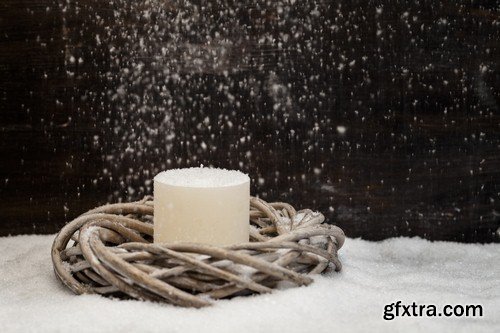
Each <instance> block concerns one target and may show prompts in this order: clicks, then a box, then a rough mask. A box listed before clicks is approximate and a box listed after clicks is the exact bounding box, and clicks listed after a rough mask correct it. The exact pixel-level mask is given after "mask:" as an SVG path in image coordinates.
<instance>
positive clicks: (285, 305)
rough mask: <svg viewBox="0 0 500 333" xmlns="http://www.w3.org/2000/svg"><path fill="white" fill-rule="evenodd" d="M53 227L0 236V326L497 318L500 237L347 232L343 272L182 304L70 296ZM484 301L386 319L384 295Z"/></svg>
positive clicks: (201, 327) (315, 325)
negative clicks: (438, 238)
mask: <svg viewBox="0 0 500 333" xmlns="http://www.w3.org/2000/svg"><path fill="white" fill-rule="evenodd" d="M52 239H53V236H16V237H6V238H0V253H1V254H2V259H1V265H0V331H1V332H12V331H23V332H26V331H33V332H63V331H67V332H70V331H71V332H111V331H116V332H128V331H130V332H139V331H140V332H142V331H144V332H205V331H206V332H238V333H243V332H329V333H331V332H348V331H372V332H385V331H387V330H390V331H394V330H398V331H402V330H403V329H404V330H405V331H409V332H412V331H418V332H425V331H428V330H432V331H442V332H482V331H484V332H494V331H498V329H499V327H500V316H499V310H500V265H499V261H500V244H489V245H478V244H457V243H445V242H434V243H432V242H428V241H425V240H422V239H408V238H398V239H390V240H386V241H383V242H378V243H375V242H367V241H363V240H359V239H347V240H346V244H345V246H344V248H342V249H341V252H340V257H341V260H342V261H343V263H344V270H343V271H342V272H341V273H338V274H337V273H332V274H328V275H324V276H317V277H316V281H315V283H313V284H312V285H311V286H308V287H302V288H291V289H286V290H279V291H276V292H275V293H273V294H270V295H260V296H255V297H247V298H237V299H233V300H231V301H219V302H218V303H217V304H216V305H215V306H213V307H211V308H205V309H198V310H196V309H183V308H177V307H173V306H169V305H162V304H154V303H148V302H140V301H118V300H110V299H106V298H103V297H100V296H95V295H84V296H75V295H73V294H71V293H70V292H69V291H68V290H66V289H65V288H64V287H63V286H62V285H61V283H60V282H59V281H58V280H57V279H56V277H55V276H54V274H53V272H52V264H51V260H50V246H51V242H52ZM398 300H400V301H402V302H403V303H405V304H411V303H412V302H417V303H419V304H435V305H436V306H438V308H439V307H441V306H444V305H446V304H453V305H455V304H462V305H465V304H481V305H482V306H483V309H484V316H483V317H478V318H447V317H431V318H428V317H400V318H395V319H394V320H392V321H385V320H384V319H383V312H384V305H385V304H390V303H393V302H396V301H398Z"/></svg>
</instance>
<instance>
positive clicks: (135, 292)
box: [52, 197, 345, 307]
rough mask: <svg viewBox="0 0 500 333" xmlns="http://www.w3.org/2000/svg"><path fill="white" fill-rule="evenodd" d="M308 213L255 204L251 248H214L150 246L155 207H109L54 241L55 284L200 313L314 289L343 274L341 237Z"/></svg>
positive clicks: (64, 230) (285, 206)
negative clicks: (285, 286) (290, 288)
mask: <svg viewBox="0 0 500 333" xmlns="http://www.w3.org/2000/svg"><path fill="white" fill-rule="evenodd" d="M323 221H324V216H323V215H322V214H320V213H315V212H313V211H311V210H309V209H305V210H301V211H298V212H297V211H295V209H294V208H293V207H292V206H291V205H289V204H286V203H281V202H275V203H267V202H265V201H263V200H261V199H258V198H251V200H250V238H251V241H250V242H248V243H244V244H237V245H233V246H226V247H217V246H210V245H203V244H194V243H175V244H153V243H152V239H153V238H152V236H153V200H152V198H151V197H146V198H144V199H143V200H141V201H138V202H133V203H118V204H110V205H105V206H101V207H98V208H96V209H93V210H91V211H89V212H87V213H85V214H83V215H81V216H79V217H78V218H76V219H75V220H73V221H72V222H70V223H68V224H67V225H65V226H64V227H63V228H62V229H61V231H60V232H59V234H58V235H57V236H56V238H55V240H54V244H53V246H52V261H53V264H54V270H55V273H56V275H57V277H58V278H59V279H60V280H61V281H62V283H64V284H65V285H66V286H67V287H68V288H70V289H71V290H72V291H73V292H74V293H76V294H84V293H97V294H102V295H107V296H115V297H129V298H136V299H142V300H152V301H160V302H167V303H171V304H175V305H179V306H186V307H203V306H207V305H210V304H211V301H210V300H211V299H220V298H228V297H232V296H240V295H248V294H251V293H266V292H270V291H271V290H272V289H273V288H275V287H276V286H277V284H278V283H279V282H282V281H288V282H292V283H294V284H296V285H308V284H310V283H311V282H312V279H311V277H309V276H308V274H314V273H321V272H323V271H324V270H326V269H327V268H328V267H331V268H333V269H335V270H336V271H339V270H340V269H341V264H340V262H339V260H338V257H337V250H338V249H339V248H340V247H341V246H342V244H343V243H344V239H345V236H344V233H343V231H342V230H341V229H340V228H338V227H336V226H333V225H329V224H323V223H322V222H323Z"/></svg>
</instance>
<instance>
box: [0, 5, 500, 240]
mask: <svg viewBox="0 0 500 333" xmlns="http://www.w3.org/2000/svg"><path fill="white" fill-rule="evenodd" d="M249 4H251V5H249ZM499 46H500V15H499V6H498V2H497V1H460V0H458V1H387V0H383V1H376V2H375V1H328V0H327V1H324V0H316V1H270V2H264V1H256V2H253V1H252V2H247V1H229V0H223V1H217V2H210V1H191V2H185V1H182V2H181V1H175V0H170V1H169V0H150V1H145V0H139V1H125V0H115V1H101V0H79V1H69V2H67V1H49V0H38V1H35V0H31V1H30V0H26V1H24V0H0V235H8V234H24V233H54V232H56V231H57V230H58V228H60V227H61V226H62V225H63V224H64V223H65V222H66V221H68V220H69V219H71V218H73V217H75V216H77V215H78V214H80V213H82V212H84V211H85V210H87V209H89V208H91V207H94V206H97V205H100V204H103V203H105V202H108V201H118V200H123V201H124V200H133V199H138V198H140V197H141V196H143V195H144V194H150V193H151V192H152V183H151V179H152V178H153V176H154V175H155V174H156V173H158V172H159V171H160V170H164V169H167V168H174V167H187V166H198V165H199V164H200V163H203V164H205V165H214V166H219V167H226V168H235V169H241V170H243V171H245V172H247V173H249V175H250V176H251V178H252V179H253V184H252V192H253V194H258V195H260V196H261V197H263V198H264V199H267V200H284V201H288V202H291V203H292V204H294V205H296V206H297V207H299V208H300V207H303V208H305V207H312V208H316V209H318V210H321V211H322V212H324V213H325V214H326V215H327V217H328V218H329V221H331V222H333V223H337V224H338V225H340V226H341V227H342V228H344V230H345V231H346V233H347V234H348V235H349V236H350V237H363V238H366V239H372V240H379V239H384V238H387V237H393V236H415V235H418V236H422V237H425V238H428V239H434V240H455V241H465V242H498V241H499V239H500V235H499V232H498V231H497V229H498V228H499V226H500V110H499V102H500V69H499V63H500V62H499V59H500V49H499Z"/></svg>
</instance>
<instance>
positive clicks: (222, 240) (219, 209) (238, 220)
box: [154, 168, 250, 245]
mask: <svg viewBox="0 0 500 333" xmlns="http://www.w3.org/2000/svg"><path fill="white" fill-rule="evenodd" d="M249 202H250V178H249V177H248V176H247V175H245V174H243V173H241V172H239V171H234V170H224V169H213V168H188V169H174V170H168V171H164V172H162V173H160V174H158V175H157V176H156V177H155V178H154V242H155V243H165V242H196V243H204V244H212V245H230V244H237V243H243V242H248V241H249V209H250V207H249V206H250V204H249Z"/></svg>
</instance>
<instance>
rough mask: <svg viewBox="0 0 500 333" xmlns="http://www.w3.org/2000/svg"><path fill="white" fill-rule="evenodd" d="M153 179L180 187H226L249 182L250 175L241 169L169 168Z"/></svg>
mask: <svg viewBox="0 0 500 333" xmlns="http://www.w3.org/2000/svg"><path fill="white" fill-rule="evenodd" d="M154 180H155V181H157V182H159V183H162V184H166V185H171V186H182V187H203V188H209V187H226V186H235V185H241V184H244V183H247V182H250V177H248V175H247V174H244V173H243V172H241V171H237V170H227V169H218V168H204V167H199V168H185V169H170V170H167V171H163V172H160V173H159V174H157V175H156V176H155V178H154Z"/></svg>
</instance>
